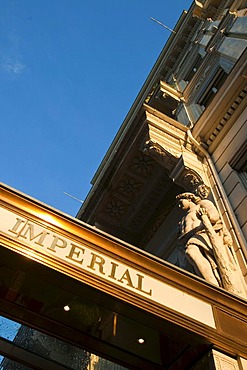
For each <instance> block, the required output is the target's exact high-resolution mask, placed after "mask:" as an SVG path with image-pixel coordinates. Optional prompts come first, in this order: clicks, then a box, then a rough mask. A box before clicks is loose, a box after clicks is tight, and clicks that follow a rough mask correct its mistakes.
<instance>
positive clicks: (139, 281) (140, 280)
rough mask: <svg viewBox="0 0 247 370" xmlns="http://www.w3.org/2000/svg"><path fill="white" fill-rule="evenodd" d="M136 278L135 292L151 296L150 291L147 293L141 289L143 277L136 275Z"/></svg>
mask: <svg viewBox="0 0 247 370" xmlns="http://www.w3.org/2000/svg"><path fill="white" fill-rule="evenodd" d="M136 276H137V277H138V282H137V287H136V289H137V290H140V292H142V293H145V294H148V295H150V296H151V295H152V289H150V290H149V292H147V291H145V290H143V289H142V281H143V279H144V276H143V275H140V274H136Z"/></svg>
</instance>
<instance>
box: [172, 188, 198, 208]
mask: <svg viewBox="0 0 247 370" xmlns="http://www.w3.org/2000/svg"><path fill="white" fill-rule="evenodd" d="M176 200H177V202H178V205H179V207H181V208H183V209H187V208H190V205H189V203H194V204H195V205H197V204H198V203H199V202H200V200H201V198H200V197H198V196H196V195H195V194H193V193H189V192H186V193H182V194H178V195H177V196H176ZM184 200H185V202H184Z"/></svg>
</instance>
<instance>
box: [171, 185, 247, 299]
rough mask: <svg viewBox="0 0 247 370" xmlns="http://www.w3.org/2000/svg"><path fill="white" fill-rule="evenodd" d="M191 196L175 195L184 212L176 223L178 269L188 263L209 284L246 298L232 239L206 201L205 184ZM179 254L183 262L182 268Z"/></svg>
mask: <svg viewBox="0 0 247 370" xmlns="http://www.w3.org/2000/svg"><path fill="white" fill-rule="evenodd" d="M201 186H202V188H201V189H198V191H197V194H198V195H199V194H200V196H197V195H195V194H193V193H188V192H187V193H182V194H179V195H178V196H177V200H178V202H179V207H181V208H182V209H184V210H185V211H186V214H185V216H184V217H183V218H182V220H181V222H180V223H179V252H180V263H179V265H180V267H185V262H186V261H188V262H189V263H190V265H191V266H192V267H193V270H194V272H195V273H196V274H197V275H198V276H200V277H203V278H204V279H205V280H207V281H208V282H210V283H212V284H215V285H218V286H221V287H224V288H225V289H226V290H228V291H229V292H231V293H234V294H237V295H240V296H242V297H244V298H247V289H246V284H245V282H244V281H243V277H242V275H241V272H240V271H239V268H238V266H237V263H236V260H235V256H234V253H233V249H232V239H231V236H230V234H229V232H228V231H227V230H226V229H225V227H224V226H223V224H222V221H221V219H220V215H219V213H218V211H217V209H216V207H215V205H214V204H213V203H212V202H211V201H210V200H208V199H205V198H206V197H207V196H208V189H207V187H205V186H204V185H201ZM181 255H184V257H185V258H184V260H183V261H182V265H184V266H182V265H181Z"/></svg>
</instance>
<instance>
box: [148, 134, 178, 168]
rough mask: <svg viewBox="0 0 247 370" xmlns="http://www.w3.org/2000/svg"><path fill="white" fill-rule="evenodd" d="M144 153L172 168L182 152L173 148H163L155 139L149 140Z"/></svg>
mask: <svg viewBox="0 0 247 370" xmlns="http://www.w3.org/2000/svg"><path fill="white" fill-rule="evenodd" d="M143 153H145V154H147V155H150V156H151V157H152V158H154V159H155V160H156V161H157V162H159V163H160V164H161V165H162V166H164V167H165V168H167V169H168V170H171V169H172V168H174V167H175V166H176V164H177V162H178V160H179V157H180V154H179V153H177V152H176V151H175V150H173V149H171V148H165V149H164V148H163V147H162V146H161V145H159V144H158V143H156V142H155V141H153V140H149V141H147V142H146V143H145V144H144V147H143Z"/></svg>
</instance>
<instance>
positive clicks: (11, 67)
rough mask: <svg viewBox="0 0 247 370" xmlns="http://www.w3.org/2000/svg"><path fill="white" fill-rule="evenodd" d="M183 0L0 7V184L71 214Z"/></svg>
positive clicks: (27, 0) (0, 1)
mask: <svg viewBox="0 0 247 370" xmlns="http://www.w3.org/2000/svg"><path fill="white" fill-rule="evenodd" d="M190 4H191V0H173V1H165V0H155V1H150V0H142V1H141V0H104V1H103V0H95V1H92V0H90V1H89V0H87V1H85V0H0V6H1V14H0V45H1V47H0V122H1V145H0V160H1V176H0V181H1V182H4V183H6V184H7V185H9V186H11V187H13V188H16V189H17V190H19V191H22V192H24V193H26V194H28V195H30V196H32V197H34V198H36V199H38V200H40V201H42V202H44V203H47V204H48V205H50V206H52V207H55V208H57V209H59V210H61V211H63V212H65V213H68V214H70V215H72V216H75V215H76V213H77V211H78V209H79V207H80V203H79V202H78V201H76V200H74V199H73V198H71V197H69V196H68V195H66V194H64V192H65V193H68V194H71V195H72V196H74V197H76V198H79V199H82V200H83V199H84V198H85V197H86V195H87V193H88V191H89V189H90V181H91V179H92V177H93V175H94V173H95V171H96V170H97V168H98V166H99V164H100V162H101V160H102V159H103V156H104V154H105V153H106V151H107V149H108V147H109V145H110V144H111V142H112V140H113V138H114V136H115V134H116V133H117V130H118V129H119V127H120V125H121V123H122V122H123V120H124V118H125V116H126V115H127V113H128V110H129V109H130V107H131V105H132V103H133V102H134V99H135V98H136V96H137V94H138V92H139V91H140V89H141V87H142V85H143V83H144V81H145V79H146V77H147V75H148V73H149V72H150V70H151V68H152V66H153V64H154V63H155V61H156V59H157V57H158V56H159V53H160V52H161V50H162V48H163V46H164V44H165V42H166V40H167V38H168V37H169V34H170V33H169V31H168V30H166V29H165V28H163V27H162V26H160V25H158V24H157V23H155V22H154V21H152V20H151V19H150V18H151V17H153V18H155V19H157V20H159V21H160V22H162V23H163V24H165V25H166V26H168V27H170V28H173V27H174V26H175V24H176V22H177V20H178V18H179V16H180V15H181V13H182V11H183V10H187V9H188V8H189V6H190Z"/></svg>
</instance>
